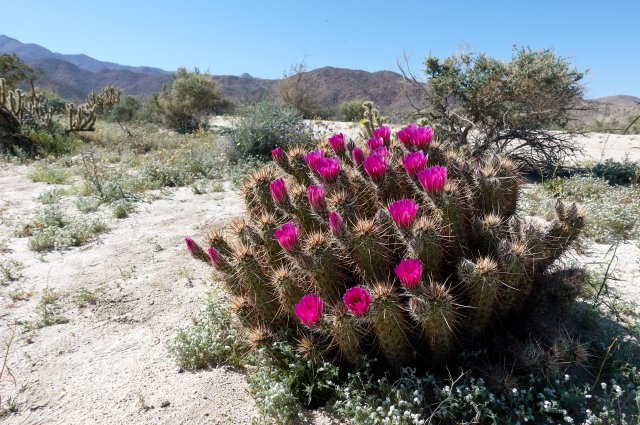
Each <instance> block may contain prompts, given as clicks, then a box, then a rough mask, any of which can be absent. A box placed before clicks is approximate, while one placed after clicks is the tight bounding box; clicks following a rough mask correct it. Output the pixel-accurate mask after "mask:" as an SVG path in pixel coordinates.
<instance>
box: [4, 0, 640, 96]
mask: <svg viewBox="0 0 640 425" xmlns="http://www.w3.org/2000/svg"><path fill="white" fill-rule="evenodd" d="M3 3H4V4H3V5H2V15H3V16H4V17H5V18H4V19H2V25H1V26H0V33H4V34H6V35H8V36H10V37H13V38H16V39H18V40H20V41H22V42H31V43H37V44H40V45H42V46H44V47H47V48H48V49H50V50H53V51H57V52H60V53H85V54H88V55H89V56H92V57H94V58H96V59H100V60H105V61H112V62H117V63H121V64H125V65H147V66H155V67H160V68H164V69H167V70H174V69H176V68H177V67H179V66H186V67H188V68H193V67H198V68H200V69H201V70H205V71H206V70H208V71H210V72H211V73H213V74H231V75H239V74H241V73H243V72H248V73H250V74H251V75H253V76H254V77H262V78H278V77H280V76H281V75H282V74H283V72H284V71H286V70H288V69H289V67H290V66H291V65H292V64H294V63H299V62H302V61H304V62H306V64H307V68H308V69H314V68H318V67H322V66H334V67H344V68H353V69H364V70H367V71H379V70H397V65H396V63H397V61H398V60H399V59H402V57H403V56H404V55H405V54H406V55H408V56H409V58H410V59H409V63H410V65H411V68H412V70H413V71H414V72H415V73H417V74H419V75H422V71H423V66H422V62H423V60H424V58H425V57H426V56H428V55H429V54H431V55H434V56H438V57H446V56H449V55H451V54H453V53H456V52H458V51H459V50H460V49H461V48H467V49H472V50H474V51H478V52H485V53H487V54H489V55H490V56H494V57H497V58H500V59H505V60H507V59H509V57H510V55H511V52H512V46H513V45H519V46H530V47H531V48H533V49H542V48H553V49H554V50H555V51H556V53H557V54H559V55H560V56H563V57H566V58H568V59H569V60H570V61H571V62H572V63H573V64H574V65H575V66H576V67H577V68H578V69H579V70H585V69H587V68H589V69H590V73H589V74H588V77H587V79H586V82H587V90H588V92H587V97H601V96H607V95H613V94H629V95H634V96H639V97H640V25H638V23H639V19H640V1H639V0H627V1H614V0H610V1H606V2H604V1H589V0H583V1H573V0H564V1H563V0H555V1H552V0H549V1H547V0H538V1H528V2H524V1H517V0H512V1H493V2H492V1H484V2H474V1H466V2H463V1H452V0H445V1H442V0H440V1H394V2H391V1H388V2H387V1H368V2H361V1H348V0H342V1H336V0H324V1H304V0H299V1H288V0H287V1H277V0H272V1H267V0H263V1H257V0H256V1H248V0H235V1H224V2H222V1H205V0H203V1H194V0H182V1H179V2H178V1H165V0H156V1H153V2H152V1H136V0H128V1H121V0H109V1H91V0H89V1H85V2H78V1H77V0H75V1H68V0H56V1H51V0H47V1H44V0H31V1H29V2H28V3H26V4H28V6H26V4H25V3H24V2H17V1H14V2H3ZM8 17H10V18H8Z"/></svg>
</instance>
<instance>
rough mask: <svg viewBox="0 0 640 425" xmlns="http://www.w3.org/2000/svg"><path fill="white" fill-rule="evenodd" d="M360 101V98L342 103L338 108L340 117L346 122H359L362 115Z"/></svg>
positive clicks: (362, 110)
mask: <svg viewBox="0 0 640 425" xmlns="http://www.w3.org/2000/svg"><path fill="white" fill-rule="evenodd" d="M362 103H363V101H362V100H352V101H350V102H344V103H342V104H341V105H340V106H339V108H338V111H339V113H340V119H341V120H342V121H347V122H360V120H361V119H362V118H363V117H364V107H363V106H362Z"/></svg>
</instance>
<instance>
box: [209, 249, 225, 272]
mask: <svg viewBox="0 0 640 425" xmlns="http://www.w3.org/2000/svg"><path fill="white" fill-rule="evenodd" d="M207 254H209V259H210V260H211V265H212V266H213V267H215V268H216V269H218V270H220V269H221V268H222V267H223V266H224V264H225V261H224V258H223V257H222V254H220V251H218V250H217V249H215V248H209V249H208V250H207Z"/></svg>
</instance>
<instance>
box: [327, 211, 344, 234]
mask: <svg viewBox="0 0 640 425" xmlns="http://www.w3.org/2000/svg"><path fill="white" fill-rule="evenodd" d="M329 228H330V229H331V233H333V235H334V236H336V237H339V236H340V235H342V233H344V221H342V216H341V215H340V214H338V213H337V212H333V211H330V212H329Z"/></svg>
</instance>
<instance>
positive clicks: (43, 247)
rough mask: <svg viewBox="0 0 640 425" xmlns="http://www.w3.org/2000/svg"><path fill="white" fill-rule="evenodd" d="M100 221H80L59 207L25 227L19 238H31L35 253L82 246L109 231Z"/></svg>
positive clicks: (48, 211)
mask: <svg viewBox="0 0 640 425" xmlns="http://www.w3.org/2000/svg"><path fill="white" fill-rule="evenodd" d="M107 230H108V228H107V226H106V224H104V223H103V222H101V221H99V220H78V219H74V218H71V217H69V216H67V215H66V214H64V213H63V212H62V211H61V210H60V209H59V208H57V207H49V208H47V209H45V210H44V211H42V212H41V213H40V214H38V215H37V216H36V217H34V218H33V219H32V220H31V221H30V222H28V223H26V224H25V225H23V227H22V228H21V229H20V231H19V232H18V236H20V237H26V236H30V237H31V238H30V239H29V248H31V249H32V250H33V251H48V250H52V249H61V248H67V247H70V246H80V245H82V244H84V243H86V242H88V241H90V240H92V239H93V238H95V237H96V236H97V235H99V234H100V233H103V232H105V231H107Z"/></svg>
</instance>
